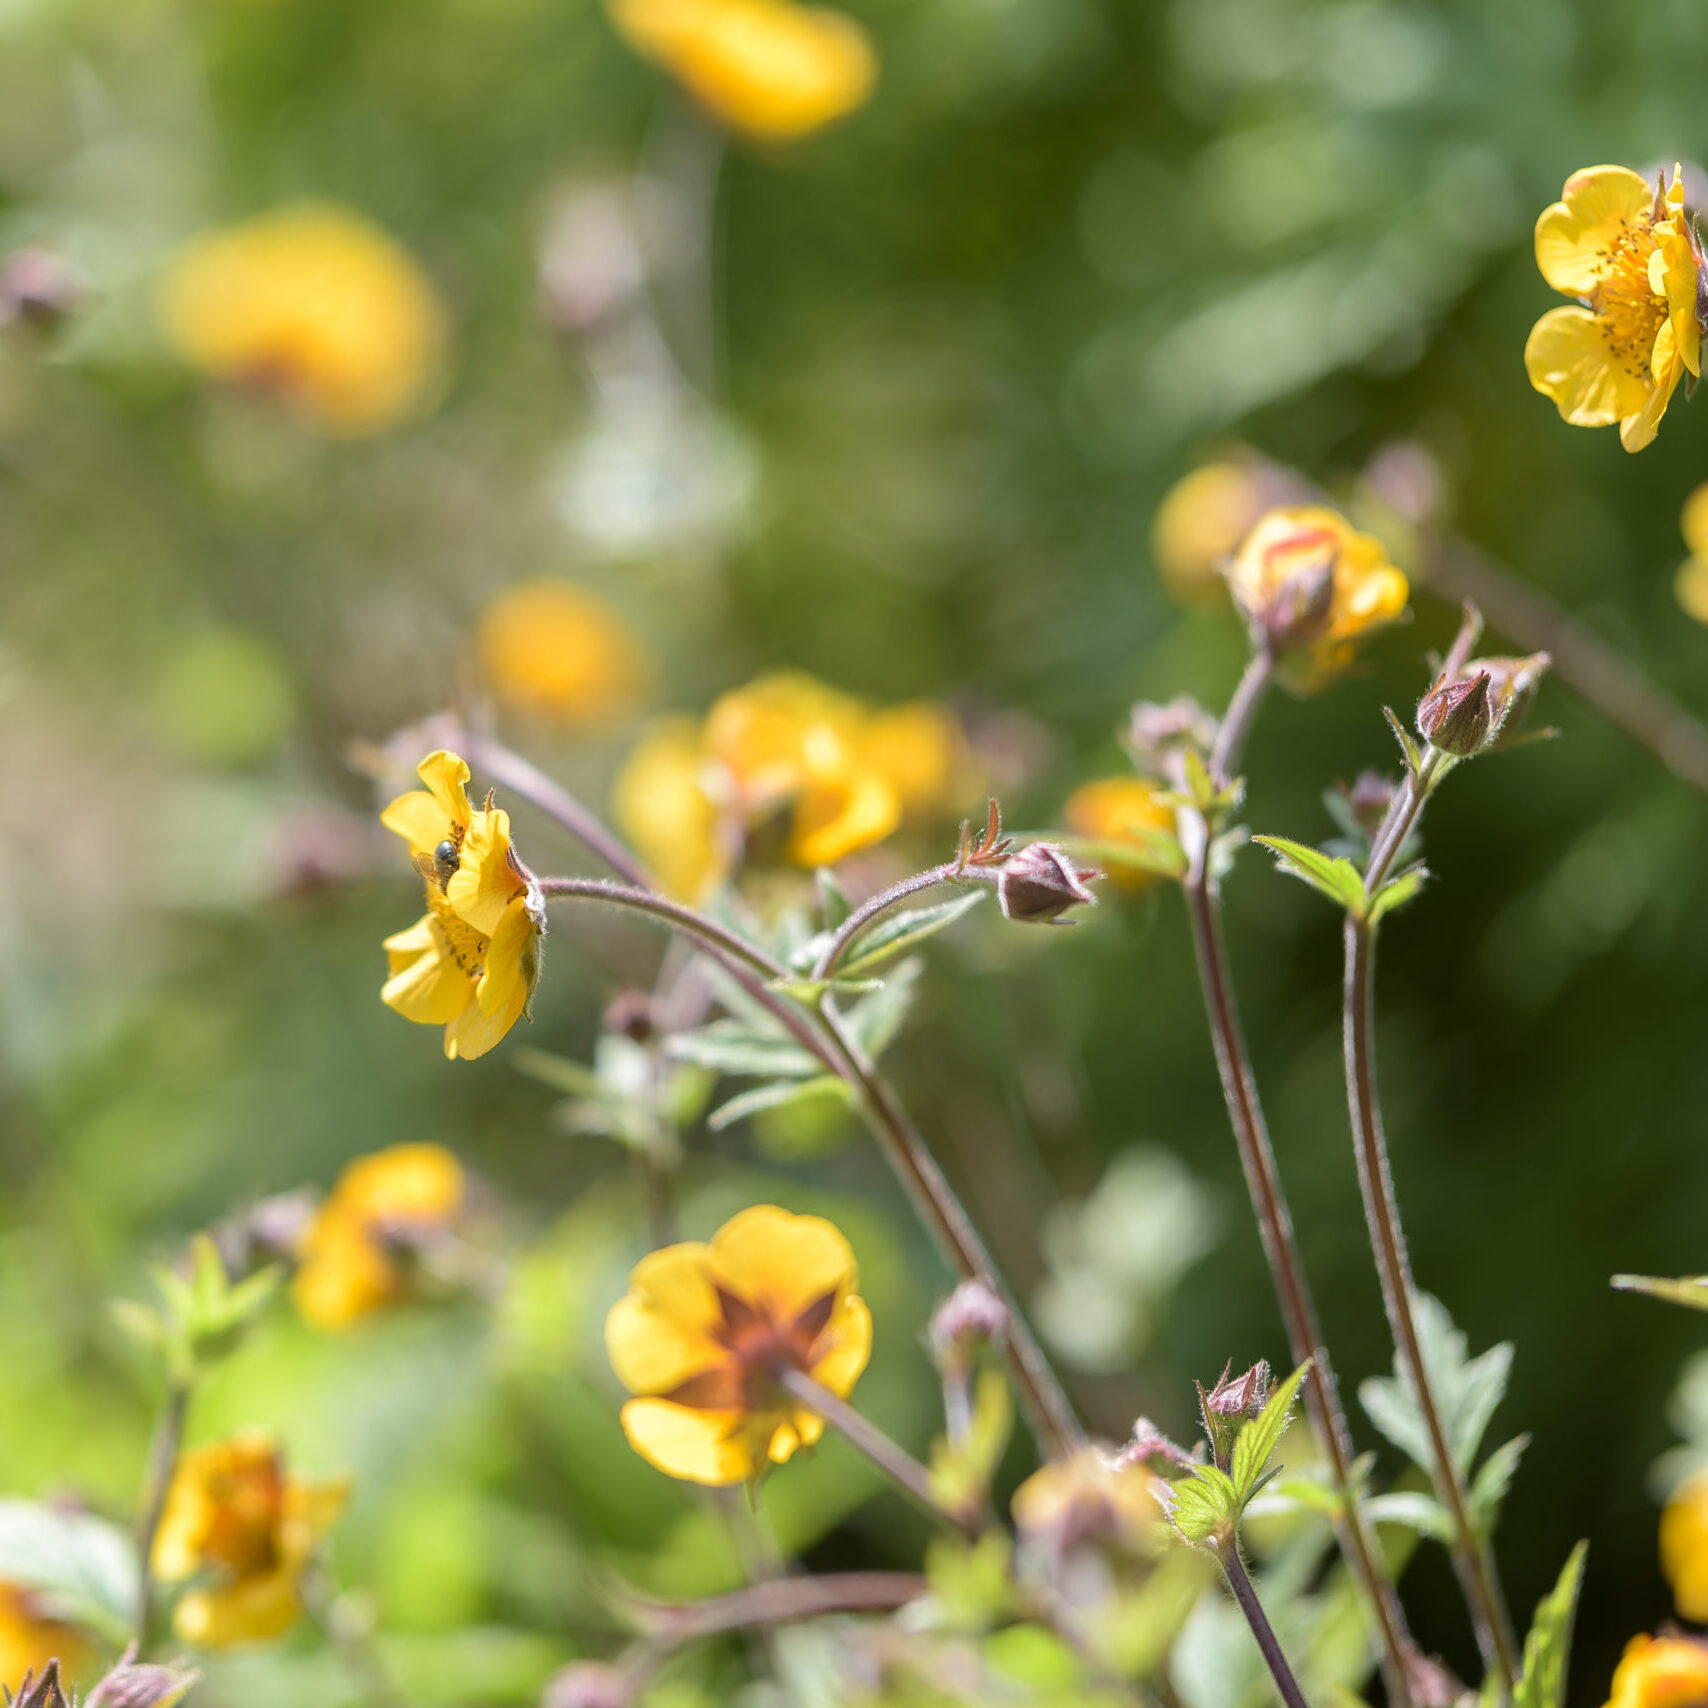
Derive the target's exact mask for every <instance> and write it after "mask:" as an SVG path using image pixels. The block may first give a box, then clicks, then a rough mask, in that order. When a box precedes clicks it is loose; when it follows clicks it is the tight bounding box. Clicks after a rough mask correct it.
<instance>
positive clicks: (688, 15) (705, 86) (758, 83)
mask: <svg viewBox="0 0 1708 1708" xmlns="http://www.w3.org/2000/svg"><path fill="white" fill-rule="evenodd" d="M609 4H610V11H611V16H612V18H613V20H614V21H615V23H616V25H617V28H618V29H619V30H621V31H622V33H623V35H624V36H626V37H627V38H628V41H629V43H630V45H631V46H632V47H634V48H635V49H636V50H637V51H638V52H640V53H642V54H645V55H646V56H647V58H649V59H653V60H656V61H657V62H658V63H659V64H660V65H662V66H663V67H664V68H665V69H666V70H667V71H668V72H669V73H670V74H671V76H673V77H674V78H675V79H676V80H677V81H678V82H679V83H680V84H681V85H682V86H683V88H685V89H687V90H688V91H689V93H690V94H692V95H693V96H694V97H695V98H696V99H697V100H698V101H699V102H700V103H701V105H702V106H704V107H705V108H706V109H707V110H708V111H709V112H711V113H712V114H714V115H715V116H716V117H717V118H719V119H721V120H722V121H723V122H724V123H725V124H727V125H729V126H730V127H731V128H732V129H734V130H738V131H742V132H745V133H746V134H747V135H748V136H751V137H755V138H758V139H760V140H762V141H766V142H792V141H794V140H795V139H796V138H798V137H803V136H807V135H810V134H811V133H812V132H813V131H816V130H822V129H823V128H824V127H825V126H826V125H828V124H832V123H834V122H835V121H836V120H837V119H840V118H843V117H844V116H846V115H847V114H848V113H851V112H853V111H854V109H855V108H856V107H859V106H861V105H862V104H863V103H864V102H865V100H866V98H867V96H868V95H870V94H871V92H872V86H873V84H874V83H875V82H876V81H877V75H878V62H877V56H876V55H875V54H874V53H873V52H872V44H871V41H870V39H869V38H868V37H867V35H866V32H865V31H864V30H863V29H862V28H861V27H860V26H859V24H857V23H856V22H855V21H854V20H853V19H852V18H850V17H848V16H847V15H846V14H844V13H842V12H836V11H831V10H829V9H828V8H826V7H820V6H799V5H795V4H793V0H609Z"/></svg>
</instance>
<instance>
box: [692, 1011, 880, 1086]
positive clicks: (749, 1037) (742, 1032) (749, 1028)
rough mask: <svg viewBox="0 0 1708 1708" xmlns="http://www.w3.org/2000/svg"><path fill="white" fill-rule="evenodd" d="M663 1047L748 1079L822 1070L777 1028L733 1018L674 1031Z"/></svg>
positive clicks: (795, 1075)
mask: <svg viewBox="0 0 1708 1708" xmlns="http://www.w3.org/2000/svg"><path fill="white" fill-rule="evenodd" d="M869 1000H870V998H868V1001H869ZM664 1048H665V1053H666V1054H667V1055H669V1056H671V1057H673V1058H674V1059H675V1060H677V1061H684V1062H692V1063H693V1064H694V1065H695V1066H696V1067H703V1068H710V1069H712V1070H713V1072H715V1073H727V1074H734V1075H737V1076H741V1077H746V1078H749V1079H812V1078H816V1077H817V1075H819V1074H821V1073H822V1072H823V1071H824V1063H823V1062H821V1061H820V1060H819V1059H818V1057H817V1056H814V1055H811V1054H809V1053H808V1052H807V1051H806V1050H803V1049H802V1048H801V1047H800V1045H799V1044H796V1043H794V1042H793V1041H791V1040H790V1039H788V1038H786V1037H785V1036H784V1035H783V1033H782V1032H781V1031H780V1030H778V1029H775V1028H773V1027H768V1026H762V1025H758V1024H753V1023H749V1022H748V1021H745V1020H737V1019H733V1018H731V1019H723V1020H714V1021H712V1022H711V1024H710V1025H708V1026H701V1027H700V1028H699V1029H698V1030H697V1031H693V1032H678V1033H677V1034H676V1036H675V1037H673V1038H671V1039H669V1040H668V1041H667V1042H666V1044H665V1046H664Z"/></svg>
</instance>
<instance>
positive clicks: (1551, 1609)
mask: <svg viewBox="0 0 1708 1708" xmlns="http://www.w3.org/2000/svg"><path fill="white" fill-rule="evenodd" d="M1588 1547H1589V1544H1588V1543H1587V1542H1580V1543H1578V1545H1577V1546H1576V1547H1575V1548H1574V1549H1572V1552H1571V1557H1570V1558H1569V1559H1568V1560H1567V1561H1566V1564H1565V1569H1564V1570H1563V1571H1562V1572H1561V1573H1560V1579H1559V1582H1558V1583H1556V1584H1555V1585H1554V1587H1553V1588H1552V1589H1551V1590H1550V1591H1549V1592H1548V1593H1547V1594H1546V1595H1545V1596H1543V1598H1542V1600H1541V1602H1540V1603H1539V1604H1538V1605H1537V1608H1536V1619H1535V1622H1534V1623H1533V1624H1532V1625H1531V1627H1530V1635H1529V1636H1528V1637H1526V1638H1525V1639H1524V1671H1523V1672H1522V1673H1521V1674H1520V1676H1519V1679H1518V1682H1517V1684H1515V1685H1514V1686H1513V1689H1512V1708H1561V1704H1562V1703H1563V1702H1564V1700H1565V1694H1566V1668H1567V1665H1568V1663H1569V1661H1570V1658H1571V1647H1572V1619H1573V1616H1574V1615H1575V1614H1576V1612H1577V1604H1578V1586H1579V1585H1580V1584H1581V1582H1582V1581H1583V1560H1584V1553H1585V1551H1586V1550H1587V1548H1588Z"/></svg>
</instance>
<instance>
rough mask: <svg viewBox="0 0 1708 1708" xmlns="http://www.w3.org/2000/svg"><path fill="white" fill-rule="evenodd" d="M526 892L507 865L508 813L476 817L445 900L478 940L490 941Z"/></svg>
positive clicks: (522, 883)
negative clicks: (485, 938) (470, 927)
mask: <svg viewBox="0 0 1708 1708" xmlns="http://www.w3.org/2000/svg"><path fill="white" fill-rule="evenodd" d="M526 888H527V885H526V883H525V882H524V881H523V879H522V876H521V874H520V873H519V872H518V871H517V870H516V868H515V867H514V866H512V865H511V864H510V815H509V813H507V812H505V811H504V810H503V808H502V807H498V808H494V809H493V810H492V811H490V812H477V813H475V814H474V816H473V817H472V818H471V819H470V820H469V828H468V834H467V835H466V836H465V837H464V838H463V846H462V853H461V858H460V860H459V861H458V864H457V869H456V871H455V872H453V873H452V874H451V881H450V882H449V883H448V884H446V886H445V899H446V900H447V901H448V902H449V903H450V904H451V906H452V907H453V908H455V909H456V911H457V913H458V915H459V916H460V917H461V918H463V919H465V920H467V921H468V923H469V924H470V925H472V926H473V927H474V928H475V930H476V931H478V932H479V933H480V934H481V936H483V937H492V936H495V935H496V934H497V931H498V927H499V925H500V924H501V923H502V922H503V920H504V918H505V915H506V913H507V911H508V910H509V908H510V905H511V903H512V902H514V901H515V900H516V899H517V898H518V897H519V896H520V895H521V894H522V893H523V891H524V890H526Z"/></svg>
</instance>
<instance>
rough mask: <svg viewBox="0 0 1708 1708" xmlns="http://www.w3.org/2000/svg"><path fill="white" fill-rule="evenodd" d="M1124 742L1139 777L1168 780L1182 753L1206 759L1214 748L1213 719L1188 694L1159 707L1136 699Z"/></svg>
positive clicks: (1214, 732)
mask: <svg viewBox="0 0 1708 1708" xmlns="http://www.w3.org/2000/svg"><path fill="white" fill-rule="evenodd" d="M1124 740H1125V745H1126V749H1127V751H1128V752H1129V753H1130V754H1131V755H1132V756H1133V763H1134V764H1135V765H1137V766H1138V768H1139V770H1140V772H1141V773H1143V775H1145V776H1147V777H1172V776H1173V775H1174V774H1175V771H1176V769H1177V767H1176V764H1175V761H1177V760H1178V759H1179V758H1180V757H1181V756H1182V755H1183V754H1186V753H1196V754H1197V755H1198V756H1199V757H1200V758H1201V759H1202V758H1206V757H1208V755H1209V752H1210V749H1211V748H1212V747H1214V746H1215V745H1216V720H1215V719H1214V718H1213V717H1211V716H1210V714H1209V713H1208V712H1207V711H1205V710H1204V708H1203V707H1202V706H1201V705H1199V704H1198V702H1197V701H1196V700H1194V699H1193V698H1192V697H1191V696H1190V695H1188V694H1182V695H1179V696H1178V697H1177V698H1175V699H1173V700H1170V701H1169V702H1168V703H1167V705H1162V706H1159V705H1156V704H1154V703H1153V702H1151V701H1149V700H1140V701H1139V702H1138V704H1137V705H1135V706H1134V707H1133V710H1132V715H1131V717H1130V718H1129V719H1128V722H1127V729H1126V735H1125V737H1124Z"/></svg>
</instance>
